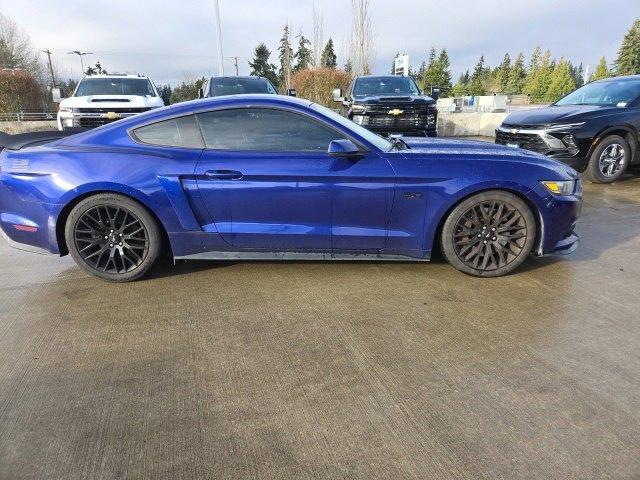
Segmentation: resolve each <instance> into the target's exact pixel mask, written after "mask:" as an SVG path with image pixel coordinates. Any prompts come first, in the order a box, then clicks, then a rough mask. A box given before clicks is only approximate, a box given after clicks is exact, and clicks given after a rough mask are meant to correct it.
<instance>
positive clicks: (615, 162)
mask: <svg viewBox="0 0 640 480" xmlns="http://www.w3.org/2000/svg"><path fill="white" fill-rule="evenodd" d="M612 153H614V154H615V155H612ZM630 160H631V148H630V147H629V144H628V143H627V141H626V140H625V139H624V138H622V137H621V136H619V135H610V136H608V137H606V138H605V139H604V140H602V141H601V142H600V143H599V144H598V145H597V146H596V148H594V149H593V152H592V153H591V156H590V157H589V164H588V165H587V169H586V170H585V176H586V178H587V179H588V180H589V181H591V182H593V183H611V182H614V181H616V180H617V179H619V178H620V177H621V176H622V175H623V174H624V172H625V170H626V169H627V167H628V166H629V161H630Z"/></svg>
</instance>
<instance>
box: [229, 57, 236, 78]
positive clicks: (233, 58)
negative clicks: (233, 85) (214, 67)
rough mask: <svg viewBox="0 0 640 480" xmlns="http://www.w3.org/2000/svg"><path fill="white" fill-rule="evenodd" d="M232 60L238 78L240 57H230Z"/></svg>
mask: <svg viewBox="0 0 640 480" xmlns="http://www.w3.org/2000/svg"><path fill="white" fill-rule="evenodd" d="M229 58H230V59H231V60H233V66H234V67H236V77H237V76H238V57H237V56H236V57H229Z"/></svg>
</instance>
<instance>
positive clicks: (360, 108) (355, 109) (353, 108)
mask: <svg viewBox="0 0 640 480" xmlns="http://www.w3.org/2000/svg"><path fill="white" fill-rule="evenodd" d="M365 109H366V107H365V106H364V105H351V111H352V112H354V113H356V112H364V111H365Z"/></svg>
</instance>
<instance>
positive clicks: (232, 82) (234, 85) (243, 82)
mask: <svg viewBox="0 0 640 480" xmlns="http://www.w3.org/2000/svg"><path fill="white" fill-rule="evenodd" d="M239 93H271V94H276V93H277V92H276V90H275V88H273V85H271V83H270V82H269V81H268V80H266V79H264V78H233V77H229V78H214V79H212V80H211V93H210V95H211V96H212V97H221V96H223V95H236V94H239Z"/></svg>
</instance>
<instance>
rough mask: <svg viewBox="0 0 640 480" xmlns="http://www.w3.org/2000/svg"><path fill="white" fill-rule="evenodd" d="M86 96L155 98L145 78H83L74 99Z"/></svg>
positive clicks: (149, 83)
mask: <svg viewBox="0 0 640 480" xmlns="http://www.w3.org/2000/svg"><path fill="white" fill-rule="evenodd" d="M88 95H137V96H141V97H144V96H148V97H155V96H156V92H154V91H153V86H152V85H151V82H150V81H149V80H148V79H146V78H85V79H83V80H82V81H81V82H80V84H79V85H78V89H77V90H76V93H74V94H73V96H74V97H86V96H88Z"/></svg>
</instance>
